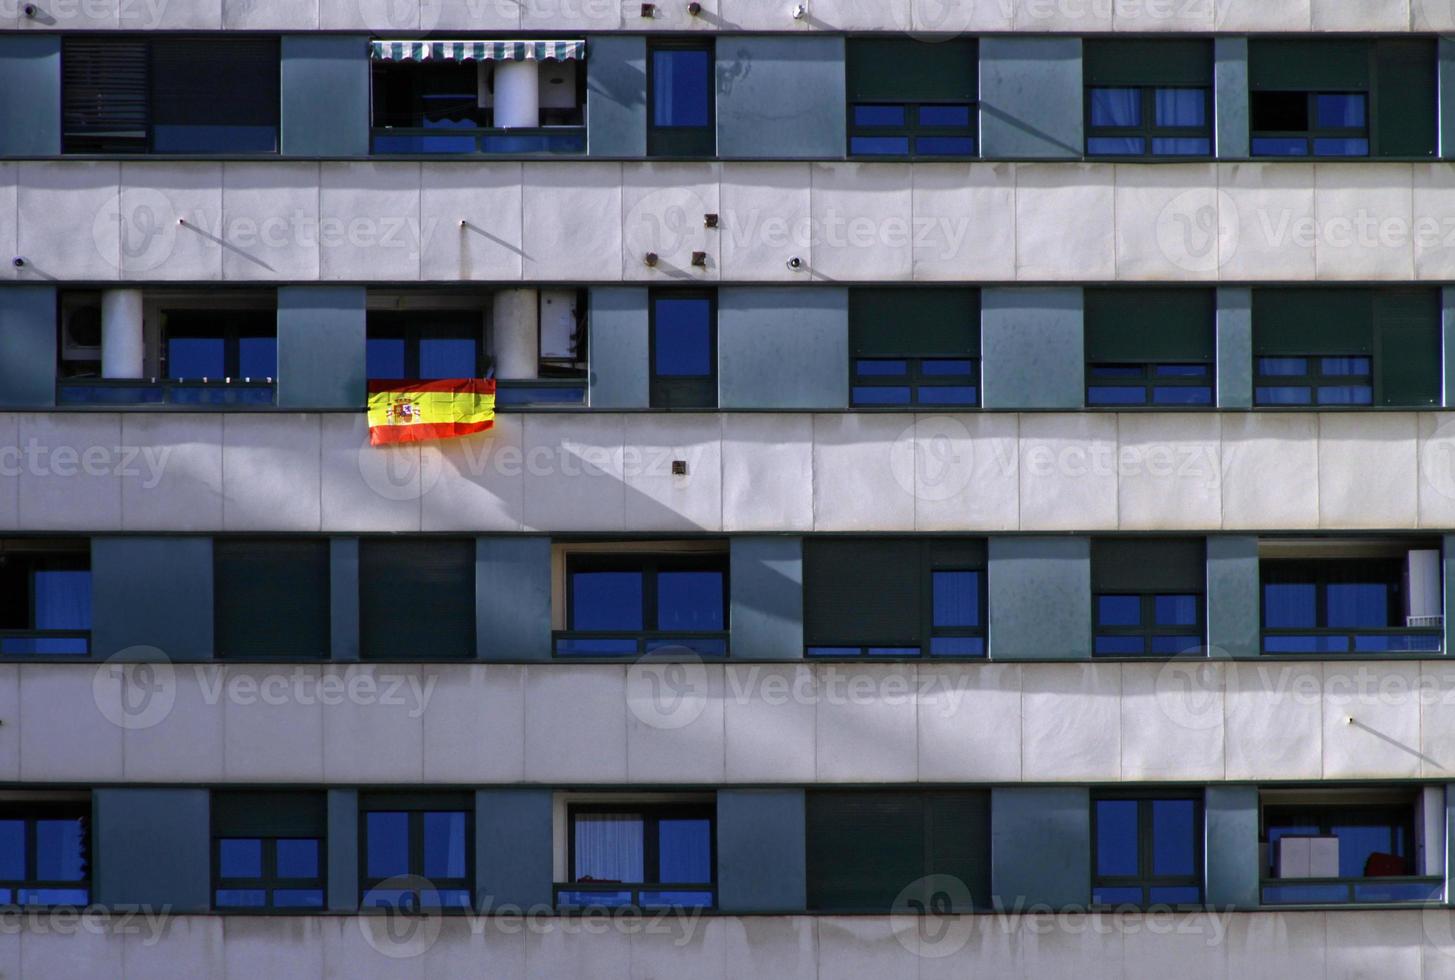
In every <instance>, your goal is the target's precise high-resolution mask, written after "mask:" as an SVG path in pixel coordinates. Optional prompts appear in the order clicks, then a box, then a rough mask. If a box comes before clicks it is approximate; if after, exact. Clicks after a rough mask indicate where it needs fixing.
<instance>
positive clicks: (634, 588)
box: [571, 571, 643, 649]
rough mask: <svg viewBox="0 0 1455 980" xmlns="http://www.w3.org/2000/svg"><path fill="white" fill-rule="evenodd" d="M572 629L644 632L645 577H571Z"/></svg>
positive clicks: (610, 574)
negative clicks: (643, 587) (643, 583)
mask: <svg viewBox="0 0 1455 980" xmlns="http://www.w3.org/2000/svg"><path fill="white" fill-rule="evenodd" d="M571 628H572V629H577V630H640V629H642V628H643V624H642V573H641V572H633V571H621V572H576V573H574V574H573V575H572V576H571ZM633 649H635V646H633Z"/></svg>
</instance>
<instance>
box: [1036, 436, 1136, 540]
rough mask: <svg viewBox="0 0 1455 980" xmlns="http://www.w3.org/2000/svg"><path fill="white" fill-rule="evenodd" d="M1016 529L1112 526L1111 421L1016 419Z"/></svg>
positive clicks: (1114, 512) (1114, 478)
mask: <svg viewBox="0 0 1455 980" xmlns="http://www.w3.org/2000/svg"><path fill="white" fill-rule="evenodd" d="M1020 436H1021V438H1020V462H1021V476H1020V523H1021V529H1022V530H1036V531H1056V530H1067V531H1072V530H1076V531H1092V530H1099V529H1108V530H1110V529H1115V528H1116V526H1117V471H1118V469H1119V466H1118V459H1117V417H1116V416H1115V415H1112V414H1108V413H1088V412H1083V413H1080V414H1076V415H1071V414H1061V413H1056V414H1050V413H1047V414H1026V415H1022V416H1021V420H1020Z"/></svg>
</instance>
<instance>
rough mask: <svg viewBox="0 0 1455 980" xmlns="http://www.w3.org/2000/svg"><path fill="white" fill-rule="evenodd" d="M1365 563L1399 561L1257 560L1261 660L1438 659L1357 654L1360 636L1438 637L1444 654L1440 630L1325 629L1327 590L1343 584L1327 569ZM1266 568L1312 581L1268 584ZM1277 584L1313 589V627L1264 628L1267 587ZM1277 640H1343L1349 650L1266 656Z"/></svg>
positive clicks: (1426, 654) (1425, 653) (1405, 653)
mask: <svg viewBox="0 0 1455 980" xmlns="http://www.w3.org/2000/svg"><path fill="white" fill-rule="evenodd" d="M1368 561H1393V562H1397V561H1398V559H1397V558H1387V559H1369V558H1360V559H1354V558H1345V559H1341V558H1333V557H1330V558H1260V559H1259V562H1258V649H1259V652H1260V653H1261V654H1263V655H1264V656H1290V657H1313V658H1327V657H1330V656H1333V657H1339V656H1344V657H1350V658H1357V657H1379V658H1381V659H1383V658H1389V657H1402V656H1405V657H1407V656H1415V657H1429V656H1431V655H1438V654H1436V652H1435V651H1387V652H1379V651H1371V650H1356V649H1355V647H1356V642H1355V641H1356V638H1357V637H1359V636H1391V637H1392V636H1437V637H1439V638H1440V650H1439V653H1443V652H1444V648H1445V641H1444V635H1445V634H1444V629H1443V627H1433V628H1431V627H1410V626H1386V627H1383V628H1380V627H1369V628H1350V627H1343V626H1340V627H1331V626H1329V625H1328V621H1329V606H1328V587H1329V586H1330V585H1339V584H1343V583H1341V582H1339V581H1334V580H1332V579H1331V578H1330V575H1329V574H1328V572H1329V568H1330V567H1333V566H1342V565H1344V564H1346V563H1349V562H1360V563H1363V562H1368ZM1268 564H1275V565H1282V566H1284V567H1285V568H1288V567H1296V568H1298V569H1308V570H1309V572H1310V574H1311V575H1312V578H1311V579H1310V580H1309V581H1306V582H1305V581H1299V582H1270V581H1269V580H1268V577H1267V575H1266V573H1265V567H1266V566H1267V565H1268ZM1442 565H1443V563H1442ZM1443 574H1444V573H1443V568H1442V572H1441V577H1442V583H1441V588H1442V590H1443V588H1444V583H1443ZM1371 581H1373V580H1371ZM1276 584H1289V585H1304V584H1308V585H1312V586H1313V587H1314V623H1315V625H1314V626H1313V627H1310V628H1308V629H1300V628H1298V627H1292V626H1279V627H1269V626H1268V625H1267V624H1268V590H1267V586H1268V585H1276ZM1387 584H1388V585H1389V587H1390V588H1393V587H1394V584H1393V583H1387ZM1278 636H1342V637H1346V638H1348V640H1349V649H1348V650H1347V651H1345V652H1344V653H1342V654H1339V653H1329V652H1327V651H1324V652H1319V651H1315V652H1310V653H1287V652H1283V651H1279V652H1277V653H1269V652H1268V651H1267V649H1266V645H1267V640H1268V638H1269V637H1278Z"/></svg>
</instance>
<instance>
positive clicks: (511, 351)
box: [491, 289, 540, 381]
mask: <svg viewBox="0 0 1455 980" xmlns="http://www.w3.org/2000/svg"><path fill="white" fill-rule="evenodd" d="M539 317H540V307H539V300H538V298H537V294H536V291H535V290H534V289H502V290H500V291H499V292H497V293H496V294H495V305H494V309H493V310H492V315H491V324H492V333H493V337H494V343H495V376H496V377H497V378H504V379H507V380H511V381H516V380H520V379H529V378H534V377H536V374H537V372H538V371H539V365H540V330H539Z"/></svg>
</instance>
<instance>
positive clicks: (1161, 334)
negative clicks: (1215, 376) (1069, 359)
mask: <svg viewBox="0 0 1455 980" xmlns="http://www.w3.org/2000/svg"><path fill="white" fill-rule="evenodd" d="M1216 356H1217V293H1216V291H1215V290H1212V289H1088V290H1086V360H1087V362H1088V363H1091V364H1108V363H1114V362H1117V361H1123V362H1126V361H1130V362H1138V363H1141V362H1154V361H1161V362H1175V361H1184V362H1194V363H1207V364H1211V363H1212V362H1213V360H1214V359H1215V357H1216Z"/></svg>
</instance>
